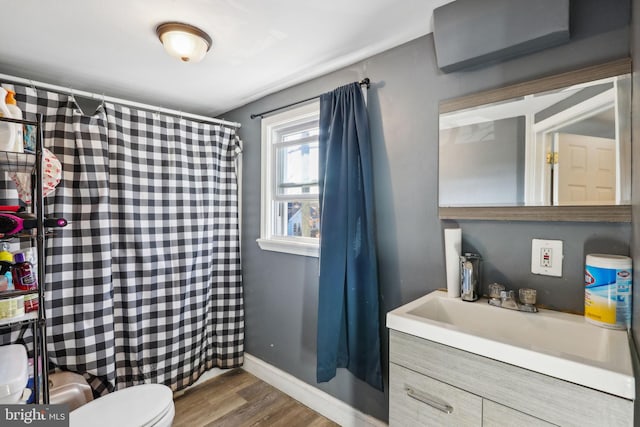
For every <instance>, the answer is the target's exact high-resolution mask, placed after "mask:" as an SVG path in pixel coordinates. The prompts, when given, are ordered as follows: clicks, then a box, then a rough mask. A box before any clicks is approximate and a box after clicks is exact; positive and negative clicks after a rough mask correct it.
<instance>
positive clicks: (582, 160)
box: [525, 76, 630, 206]
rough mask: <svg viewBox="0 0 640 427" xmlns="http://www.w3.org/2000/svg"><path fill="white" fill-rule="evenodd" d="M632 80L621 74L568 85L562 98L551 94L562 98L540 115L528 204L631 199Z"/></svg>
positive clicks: (531, 156)
mask: <svg viewBox="0 0 640 427" xmlns="http://www.w3.org/2000/svg"><path fill="white" fill-rule="evenodd" d="M628 82H629V78H628V76H616V77H612V78H607V79H603V80H599V81H596V82H591V83H589V84H580V85H576V86H574V87H569V88H566V89H564V90H562V91H561V92H562V93H564V95H562V96H561V97H558V94H559V93H558V92H555V93H553V94H551V95H552V96H554V97H556V99H559V101H557V102H555V103H554V104H551V105H549V106H548V107H546V108H545V109H544V110H541V111H537V112H536V113H535V114H534V117H533V119H532V121H533V125H532V128H533V132H532V135H531V138H530V140H529V142H530V145H529V147H528V148H527V153H528V157H527V159H528V160H527V164H526V166H525V169H526V178H525V193H526V201H527V204H528V205H547V204H551V205H564V206H568V205H587V206H588V205H615V204H625V203H629V200H630V182H629V180H628V179H627V177H628V176H629V175H630V155H629V149H630V141H629V135H628V134H629V131H628V129H629V127H628V123H625V120H626V115H627V114H628V111H629V110H628V99H627V95H626V92H625V91H628ZM543 96H544V95H543ZM540 159H544V161H540Z"/></svg>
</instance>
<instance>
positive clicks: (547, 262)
mask: <svg viewBox="0 0 640 427" xmlns="http://www.w3.org/2000/svg"><path fill="white" fill-rule="evenodd" d="M552 257H553V249H551V248H542V249H540V266H541V267H547V268H551V266H552Z"/></svg>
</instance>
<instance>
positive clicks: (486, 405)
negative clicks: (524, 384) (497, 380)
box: [482, 399, 555, 427]
mask: <svg viewBox="0 0 640 427" xmlns="http://www.w3.org/2000/svg"><path fill="white" fill-rule="evenodd" d="M513 426H518V427H553V426H555V424H550V423H548V422H546V421H543V420H541V419H540V418H535V417H531V416H529V415H527V414H523V413H522V412H520V411H516V410H515V409H511V408H507V407H506V406H504V405H500V404H498V403H496V402H492V401H490V400H487V399H483V400H482V427H513Z"/></svg>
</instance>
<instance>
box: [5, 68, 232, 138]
mask: <svg viewBox="0 0 640 427" xmlns="http://www.w3.org/2000/svg"><path fill="white" fill-rule="evenodd" d="M0 80H5V81H7V83H18V84H22V85H25V86H30V87H32V88H34V89H35V88H37V87H38V88H41V89H48V90H51V91H54V92H58V93H64V94H68V95H72V96H73V95H80V96H84V97H87V98H91V99H95V100H100V101H103V102H104V101H107V102H113V103H114V104H119V105H126V106H128V107H135V108H140V109H142V110H147V111H151V112H157V113H164V114H168V115H171V116H176V117H180V118H189V119H194V120H197V121H201V122H208V123H216V124H221V125H226V126H231V127H235V128H239V127H240V126H242V125H241V124H240V123H237V122H229V121H227V120H221V119H214V118H213V117H207V116H200V115H197V114H190V113H185V112H182V111H179V110H172V109H169V108H162V107H156V106H155V105H149V104H143V103H141V102H134V101H129V100H126V99H122V98H114V97H112V96H104V95H101V94H97V93H92V92H86V91H83V90H75V89H72V88H68V87H64V86H58V85H54V84H49V83H43V82H38V81H35V80H31V79H25V78H23V77H16V76H11V75H8V74H2V73H0Z"/></svg>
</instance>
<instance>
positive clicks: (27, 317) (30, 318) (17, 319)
mask: <svg viewBox="0 0 640 427" xmlns="http://www.w3.org/2000/svg"><path fill="white" fill-rule="evenodd" d="M37 320H38V310H35V311H30V312H28V313H24V314H22V315H19V316H14V317H7V318H4V319H0V328H7V327H11V328H13V327H14V326H19V325H25V324H29V323H32V322H35V321H37Z"/></svg>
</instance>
